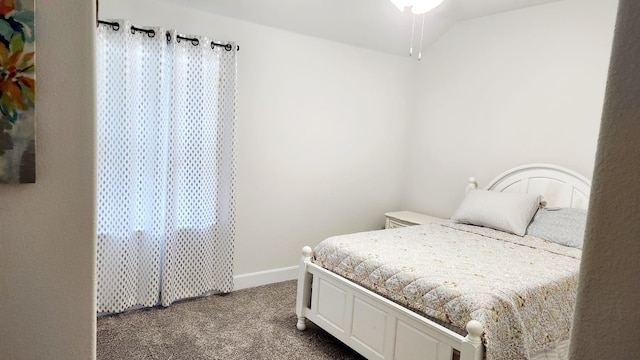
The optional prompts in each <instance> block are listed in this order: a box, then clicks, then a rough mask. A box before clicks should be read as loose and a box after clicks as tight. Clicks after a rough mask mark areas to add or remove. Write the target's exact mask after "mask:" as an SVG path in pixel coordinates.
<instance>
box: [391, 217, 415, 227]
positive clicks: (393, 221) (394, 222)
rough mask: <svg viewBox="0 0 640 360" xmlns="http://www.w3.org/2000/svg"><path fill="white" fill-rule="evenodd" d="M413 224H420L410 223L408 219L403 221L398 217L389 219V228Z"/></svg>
mask: <svg viewBox="0 0 640 360" xmlns="http://www.w3.org/2000/svg"><path fill="white" fill-rule="evenodd" d="M412 225H418V224H414V223H410V222H407V221H401V220H398V219H387V226H386V228H387V229H395V228H399V227H405V226H412Z"/></svg>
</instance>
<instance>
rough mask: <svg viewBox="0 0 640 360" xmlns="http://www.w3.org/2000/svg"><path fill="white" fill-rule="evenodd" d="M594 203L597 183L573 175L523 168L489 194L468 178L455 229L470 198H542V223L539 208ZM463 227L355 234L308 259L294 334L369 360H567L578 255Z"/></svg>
mask: <svg viewBox="0 0 640 360" xmlns="http://www.w3.org/2000/svg"><path fill="white" fill-rule="evenodd" d="M476 190H477V191H476ZM589 192H590V182H589V181H588V180H587V179H586V178H584V177H583V176H581V175H579V174H577V173H575V172H573V171H571V170H568V169H565V168H562V167H559V166H554V165H549V164H531V165H525V166H520V167H517V168H514V169H511V170H508V171H506V172H504V173H502V174H500V175H499V176H498V177H496V178H495V179H494V180H493V181H491V182H490V183H489V185H487V187H486V188H485V189H478V186H477V183H476V181H475V179H474V178H470V179H469V184H468V186H467V193H468V194H467V196H466V197H465V201H463V204H461V206H460V207H459V208H458V210H457V211H456V213H455V214H454V216H453V217H460V216H461V212H462V215H464V208H465V206H464V205H465V203H467V204H468V201H467V199H471V198H472V197H473V196H476V197H477V196H494V197H495V196H499V197H514V198H515V197H517V198H518V199H520V198H525V197H526V198H536V199H537V200H536V201H537V203H536V207H535V209H534V210H532V211H533V214H534V215H532V217H531V218H534V220H535V218H537V217H538V216H539V215H538V214H540V216H542V213H543V211H542V210H540V211H538V204H539V203H542V205H544V206H545V207H546V209H548V210H555V209H556V208H562V209H563V211H564V209H586V208H587V205H588V200H589ZM471 195H473V196H471ZM491 199H493V198H491ZM518 204H519V203H518ZM474 205H475V203H474ZM518 206H520V205H518ZM467 208H469V206H467ZM470 208H472V209H474V211H475V210H477V209H476V207H474V206H471V207H470ZM461 209H462V210H461ZM546 209H545V211H547V210H546ZM576 211H584V210H576ZM490 212H491V211H487V213H490ZM463 217H464V216H463ZM494 217H495V216H494ZM531 218H529V220H526V224H525V225H524V226H525V228H527V227H528V228H531V227H532V226H533V224H534V223H539V222H536V221H531V225H529V222H530V219H531ZM458 220H459V219H458ZM489 220H491V219H489ZM501 220H502V219H498V222H500V221H501ZM459 222H460V221H459ZM462 222H463V223H465V222H466V223H467V224H428V225H422V226H414V227H406V228H400V229H389V230H379V231H372V232H365V233H358V234H349V235H343V236H338V237H331V238H329V239H326V240H325V241H323V242H321V243H320V244H319V245H318V246H316V248H315V250H312V249H311V248H310V247H304V248H303V251H302V252H303V255H302V258H301V260H300V266H299V277H298V290H297V302H296V314H297V317H298V321H297V327H298V329H299V330H304V329H305V328H306V321H307V320H309V321H312V322H313V323H315V324H316V325H318V326H319V327H321V328H322V329H324V330H325V331H327V332H328V333H330V334H331V335H333V336H335V337H336V338H337V339H339V340H341V341H342V342H344V343H345V344H347V345H348V346H350V347H351V348H352V349H354V350H355V351H357V352H359V353H360V354H362V355H363V356H365V357H367V358H368V359H398V360H405V359H425V360H445V359H447V360H450V359H461V360H480V359H483V358H487V359H488V360H495V359H518V358H530V359H556V358H564V357H566V348H567V345H568V340H567V339H568V335H569V331H570V324H571V317H572V314H573V306H574V305H575V289H576V287H577V276H578V274H577V272H578V268H579V262H580V255H581V250H580V249H579V248H576V247H575V246H573V245H571V244H569V245H571V246H565V245H567V244H565V243H562V244H561V243H557V242H552V241H548V240H546V239H543V238H538V237H537V236H544V235H538V233H536V236H530V235H529V234H524V233H522V234H516V235H514V234H511V233H509V231H512V230H510V229H507V230H508V231H507V230H504V231H500V230H495V229H492V228H490V227H488V226H482V227H481V226H475V225H468V222H467V221H462ZM472 223H473V222H472ZM507 226H511V223H509V224H508V225H507ZM520 227H522V226H520ZM547 230H548V229H547ZM518 231H519V230H518ZM518 231H515V232H514V233H516V232H518ZM582 231H583V230H582ZM521 235H524V236H521ZM517 259H520V260H517ZM515 268H517V269H518V270H514V269H515ZM425 273H427V275H425ZM525 280H526V281H525ZM522 284H527V285H526V286H527V288H522V286H523V285H522ZM425 289H426V290H425Z"/></svg>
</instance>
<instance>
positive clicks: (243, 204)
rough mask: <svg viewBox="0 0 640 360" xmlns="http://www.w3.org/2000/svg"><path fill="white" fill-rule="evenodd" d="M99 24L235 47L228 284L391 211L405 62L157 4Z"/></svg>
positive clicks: (375, 225) (114, 8) (107, 1)
mask: <svg viewBox="0 0 640 360" xmlns="http://www.w3.org/2000/svg"><path fill="white" fill-rule="evenodd" d="M100 18H101V19H107V18H127V19H129V20H131V21H132V22H134V23H135V24H137V25H156V26H164V27H169V28H175V29H178V30H179V31H180V32H183V33H193V34H200V35H207V36H213V37H216V38H219V39H221V40H235V41H237V42H238V44H239V45H240V52H239V55H238V157H237V161H238V167H237V169H238V173H237V175H238V178H237V179H238V186H237V198H238V204H237V240H236V253H235V272H234V273H235V274H247V273H252V272H257V271H263V270H269V269H274V268H282V267H288V266H293V265H296V264H297V261H298V260H299V258H300V256H301V254H300V249H301V248H302V246H304V245H315V244H317V243H318V242H320V241H321V240H323V239H324V238H326V237H328V236H330V235H336V234H340V233H348V232H355V231H363V230H370V229H379V228H381V227H382V226H383V222H384V217H383V213H384V212H386V211H391V210H398V209H399V208H400V206H399V205H400V199H401V178H402V176H403V170H404V169H403V165H404V163H403V161H402V159H403V155H404V143H405V136H406V134H405V130H406V129H405V123H406V121H405V119H407V118H408V117H409V110H410V108H409V104H410V96H411V94H410V93H409V90H410V87H408V86H407V84H408V83H409V82H410V81H411V80H412V77H411V74H412V72H411V71H412V70H413V69H414V66H415V62H413V61H411V59H408V58H404V57H398V56H392V55H385V54H382V53H377V52H373V51H369V50H365V49H360V48H355V47H351V46H347V45H342V44H338V43H333V42H329V41H326V40H321V39H317V38H312V37H307V36H302V35H299V34H294V33H291V32H286V31H282V30H278V29H274V28H269V27H264V26H259V25H255V24H252V23H247V22H242V21H238V20H234V19H230V18H225V17H220V16H216V15H212V14H206V13H202V12H198V11H195V10H192V9H189V8H186V7H179V6H176V5H174V4H171V3H165V2H162V1H151V0H144V1H136V2H133V1H126V0H103V1H101V2H100Z"/></svg>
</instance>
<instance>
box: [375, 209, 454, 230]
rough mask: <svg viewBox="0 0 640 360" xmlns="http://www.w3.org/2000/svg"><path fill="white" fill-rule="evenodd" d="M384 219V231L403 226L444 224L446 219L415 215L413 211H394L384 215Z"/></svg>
mask: <svg viewBox="0 0 640 360" xmlns="http://www.w3.org/2000/svg"><path fill="white" fill-rule="evenodd" d="M384 216H385V217H386V221H385V225H384V228H385V229H394V228H398V227H404V226H412V225H423V224H431V223H445V222H449V220H448V219H442V218H439V217H435V216H429V215H425V214H420V213H416V212H413V211H394V212H388V213H386V214H384Z"/></svg>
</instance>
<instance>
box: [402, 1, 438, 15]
mask: <svg viewBox="0 0 640 360" xmlns="http://www.w3.org/2000/svg"><path fill="white" fill-rule="evenodd" d="M391 1H394V0H391ZM443 1H444V0H416V1H415V3H414V4H413V7H412V8H411V12H412V13H414V14H416V15H419V14H424V13H427V12H429V11H431V10H433V9H435V8H437V7H438V6H440V4H442V2H443Z"/></svg>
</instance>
